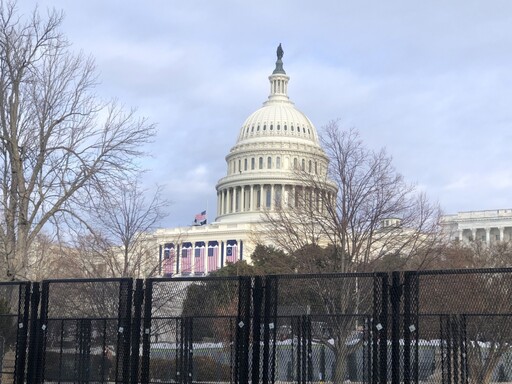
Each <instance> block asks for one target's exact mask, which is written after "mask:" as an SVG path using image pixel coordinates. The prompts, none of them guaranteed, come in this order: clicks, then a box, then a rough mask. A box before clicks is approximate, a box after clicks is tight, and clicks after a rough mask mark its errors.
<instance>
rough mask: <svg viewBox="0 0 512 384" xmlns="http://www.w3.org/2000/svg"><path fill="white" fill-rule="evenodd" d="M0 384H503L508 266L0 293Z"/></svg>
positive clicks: (511, 292)
mask: <svg viewBox="0 0 512 384" xmlns="http://www.w3.org/2000/svg"><path fill="white" fill-rule="evenodd" d="M0 367H1V370H0V374H1V376H0V383H1V384H8V383H25V382H27V383H29V384H39V383H70V382H73V383H131V384H137V383H169V384H171V383H183V384H192V383H234V384H239V383H240V384H245V383H265V384H266V383H301V384H302V383H345V382H346V383H348V382H350V383H372V384H373V383H393V384H398V383H406V384H407V383H418V384H419V383H443V384H444V383H449V384H452V383H453V384H455V383H457V384H476V383H478V384H490V383H502V382H512V269H480V270H454V271H420V272H416V271H415V272H393V273H390V274H387V273H358V274H321V275H282V276H265V277H260V276H257V277H222V278H221V277H215V278H213V277H203V278H192V277H190V278H167V279H156V278H155V279H146V280H132V279H129V278H126V279H88V280H45V281H43V282H40V283H38V282H34V283H30V282H13V283H0Z"/></svg>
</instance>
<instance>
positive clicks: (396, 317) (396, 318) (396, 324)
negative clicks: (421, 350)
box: [390, 271, 402, 384]
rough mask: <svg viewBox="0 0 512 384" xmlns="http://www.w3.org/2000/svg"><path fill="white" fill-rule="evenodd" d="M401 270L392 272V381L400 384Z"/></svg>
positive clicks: (394, 383) (393, 383)
mask: <svg viewBox="0 0 512 384" xmlns="http://www.w3.org/2000/svg"><path fill="white" fill-rule="evenodd" d="M401 296H402V286H401V285H400V272H396V271H395V272H393V273H392V285H391V298H390V299H391V383H392V384H400V301H401Z"/></svg>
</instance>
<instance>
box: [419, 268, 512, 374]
mask: <svg viewBox="0 0 512 384" xmlns="http://www.w3.org/2000/svg"><path fill="white" fill-rule="evenodd" d="M416 276H417V285H418V287H417V296H418V299H417V306H416V308H415V310H416V314H417V323H418V331H417V333H416V335H415V336H416V338H415V339H416V340H415V341H416V342H417V354H418V368H417V369H418V376H419V381H422V380H423V381H427V382H431V383H481V384H487V383H494V382H509V381H512V300H511V299H512V270H509V269H503V270H471V271H468V270H465V271H441V272H424V273H421V272H420V273H418V274H417V275H416Z"/></svg>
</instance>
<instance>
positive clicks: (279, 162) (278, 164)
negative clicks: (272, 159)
mask: <svg viewBox="0 0 512 384" xmlns="http://www.w3.org/2000/svg"><path fill="white" fill-rule="evenodd" d="M276 168H277V169H281V158H280V157H279V156H277V157H276Z"/></svg>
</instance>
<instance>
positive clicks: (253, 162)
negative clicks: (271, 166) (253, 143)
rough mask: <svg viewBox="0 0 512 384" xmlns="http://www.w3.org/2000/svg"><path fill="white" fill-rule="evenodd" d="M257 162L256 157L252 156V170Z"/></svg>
mask: <svg viewBox="0 0 512 384" xmlns="http://www.w3.org/2000/svg"><path fill="white" fill-rule="evenodd" d="M255 164H256V161H255V160H254V157H253V158H251V169H252V170H254V167H255Z"/></svg>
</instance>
